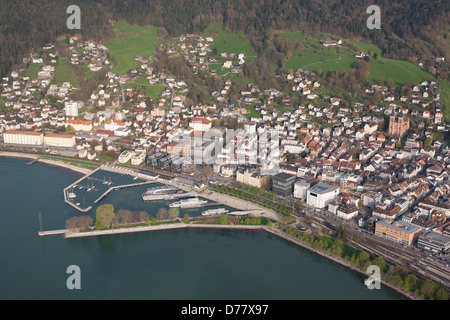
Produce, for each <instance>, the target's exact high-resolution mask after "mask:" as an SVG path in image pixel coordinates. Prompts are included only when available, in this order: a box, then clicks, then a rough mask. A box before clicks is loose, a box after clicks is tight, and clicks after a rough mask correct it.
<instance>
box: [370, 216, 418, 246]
mask: <svg viewBox="0 0 450 320" xmlns="http://www.w3.org/2000/svg"><path fill="white" fill-rule="evenodd" d="M375 234H376V235H377V236H380V237H383V238H386V239H389V240H393V241H395V242H399V243H402V244H406V245H410V244H412V243H413V242H414V241H415V240H416V239H417V238H418V237H419V236H420V235H421V234H422V228H421V227H419V226H416V225H414V224H411V223H408V222H406V221H402V220H399V221H395V220H389V219H384V220H380V221H377V223H376V225H375Z"/></svg>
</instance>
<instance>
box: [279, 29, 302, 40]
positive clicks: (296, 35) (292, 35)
mask: <svg viewBox="0 0 450 320" xmlns="http://www.w3.org/2000/svg"><path fill="white" fill-rule="evenodd" d="M278 35H279V36H280V37H281V38H285V39H288V40H289V41H292V42H295V41H298V42H304V41H305V35H304V34H303V32H301V31H298V32H283V33H279V34H278Z"/></svg>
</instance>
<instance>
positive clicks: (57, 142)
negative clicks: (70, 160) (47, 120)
mask: <svg viewBox="0 0 450 320" xmlns="http://www.w3.org/2000/svg"><path fill="white" fill-rule="evenodd" d="M75 143H76V142H75V135H74V134H56V133H47V134H45V136H44V144H45V145H46V146H49V147H65V148H71V147H73V146H74V145H75Z"/></svg>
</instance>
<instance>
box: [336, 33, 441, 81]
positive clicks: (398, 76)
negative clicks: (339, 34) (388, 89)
mask: <svg viewBox="0 0 450 320" xmlns="http://www.w3.org/2000/svg"><path fill="white" fill-rule="evenodd" d="M345 42H347V43H349V44H352V45H354V46H355V47H357V48H358V49H359V50H360V51H361V52H368V53H369V54H370V56H371V58H370V75H369V79H368V80H369V81H379V80H380V79H383V80H384V81H386V80H388V79H392V80H393V81H394V84H395V86H403V85H404V84H405V82H409V83H419V82H422V81H423V80H424V79H425V80H431V79H434V77H433V76H432V75H431V74H430V73H428V72H427V71H425V70H423V69H422V68H420V67H419V66H417V65H415V64H413V63H411V62H408V61H402V60H393V59H386V58H383V57H382V51H381V49H380V48H378V47H376V46H374V45H371V44H367V43H364V42H361V41H350V40H346V41H345ZM375 53H376V54H377V56H378V57H377V59H374V58H373V55H374V54H375Z"/></svg>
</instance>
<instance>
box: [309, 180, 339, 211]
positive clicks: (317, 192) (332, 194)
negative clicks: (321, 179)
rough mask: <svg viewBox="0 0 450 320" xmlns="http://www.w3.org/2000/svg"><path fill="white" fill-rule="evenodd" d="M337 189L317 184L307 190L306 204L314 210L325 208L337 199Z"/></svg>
mask: <svg viewBox="0 0 450 320" xmlns="http://www.w3.org/2000/svg"><path fill="white" fill-rule="evenodd" d="M338 194H339V187H337V186H331V185H328V184H325V183H317V184H316V185H314V186H312V187H311V188H309V189H308V190H307V196H306V203H307V204H308V205H310V206H313V207H316V208H325V207H327V206H328V204H329V203H330V202H331V201H334V200H336V199H337V196H338Z"/></svg>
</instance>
